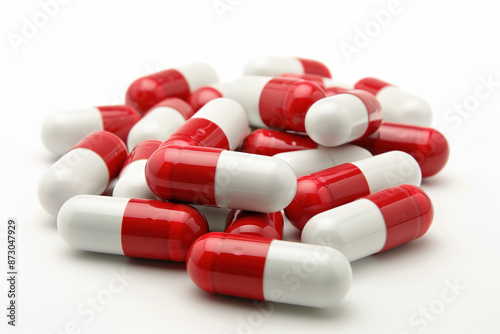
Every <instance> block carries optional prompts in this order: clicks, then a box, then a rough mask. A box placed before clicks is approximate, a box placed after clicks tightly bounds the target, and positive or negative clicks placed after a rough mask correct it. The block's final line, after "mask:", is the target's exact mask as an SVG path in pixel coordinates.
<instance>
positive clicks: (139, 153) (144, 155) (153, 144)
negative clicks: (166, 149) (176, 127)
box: [122, 139, 161, 171]
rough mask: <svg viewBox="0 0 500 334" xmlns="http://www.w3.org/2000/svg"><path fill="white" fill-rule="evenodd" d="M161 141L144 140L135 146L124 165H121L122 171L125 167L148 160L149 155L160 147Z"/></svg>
mask: <svg viewBox="0 0 500 334" xmlns="http://www.w3.org/2000/svg"><path fill="white" fill-rule="evenodd" d="M160 144H161V141H159V140H153V139H151V140H145V141H143V142H140V143H139V144H137V146H136V147H134V149H133V150H132V152H130V153H129V155H128V157H127V159H126V160H125V163H124V164H123V167H122V171H123V169H124V168H125V167H127V166H128V165H129V164H131V163H132V162H134V161H137V160H144V159H149V157H150V156H151V154H153V153H154V152H155V151H156V150H157V149H158V147H159V146H160Z"/></svg>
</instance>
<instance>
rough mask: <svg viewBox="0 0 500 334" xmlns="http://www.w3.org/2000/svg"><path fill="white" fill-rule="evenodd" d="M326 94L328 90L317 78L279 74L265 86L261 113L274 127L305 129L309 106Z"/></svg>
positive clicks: (267, 122)
mask: <svg viewBox="0 0 500 334" xmlns="http://www.w3.org/2000/svg"><path fill="white" fill-rule="evenodd" d="M324 97H326V94H325V91H324V90H323V89H322V88H321V87H320V86H318V85H317V84H315V83H314V82H311V81H306V80H301V79H292V78H284V77H276V78H273V79H271V80H269V82H268V83H267V84H266V85H265V86H264V89H263V90H262V93H261V95H260V99H259V113H260V117H261V119H262V121H263V122H264V124H266V125H267V126H269V127H271V128H276V129H283V130H292V131H297V132H306V129H305V124H304V121H305V117H306V113H307V111H308V110H309V107H310V106H311V105H313V104H314V102H316V101H318V100H319V99H322V98H324Z"/></svg>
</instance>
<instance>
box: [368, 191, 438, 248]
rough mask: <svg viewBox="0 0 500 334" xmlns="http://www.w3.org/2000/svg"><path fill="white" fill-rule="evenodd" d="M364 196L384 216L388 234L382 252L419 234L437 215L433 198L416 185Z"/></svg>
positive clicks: (422, 233)
mask: <svg viewBox="0 0 500 334" xmlns="http://www.w3.org/2000/svg"><path fill="white" fill-rule="evenodd" d="M365 198H366V199H368V200H370V201H372V202H373V203H375V204H376V205H377V206H378V207H379V209H380V212H381V213H382V216H383V217H384V221H385V225H386V228H387V238H386V242H385V245H384V247H383V248H382V250H381V252H383V251H386V250H388V249H391V248H394V247H397V246H400V245H403V244H405V243H407V242H410V241H412V240H414V239H417V238H420V237H421V236H423V235H424V234H425V233H426V232H427V231H428V230H429V227H430V226H431V223H432V219H433V218H434V209H433V206H432V202H431V200H430V199H429V197H428V196H427V195H426V194H425V192H424V191H423V190H422V189H420V188H419V187H416V186H413V185H408V184H404V185H400V186H397V187H392V188H388V189H385V190H382V191H379V192H376V193H373V194H371V195H368V196H366V197H365Z"/></svg>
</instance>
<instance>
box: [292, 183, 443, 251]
mask: <svg viewBox="0 0 500 334" xmlns="http://www.w3.org/2000/svg"><path fill="white" fill-rule="evenodd" d="M433 216H434V210H433V207H432V203H431V200H430V199H429V197H428V196H427V195H426V194H425V193H424V191H423V190H422V189H420V188H418V187H415V186H412V185H408V184H404V185H400V186H397V187H392V188H388V189H385V190H382V191H379V192H376V193H374V194H371V195H368V196H365V197H361V198H360V199H358V200H356V201H354V202H351V203H348V204H345V205H342V206H339V207H338V208H334V209H331V210H328V211H325V212H322V213H320V214H317V215H316V216H314V217H312V218H311V219H310V220H309V221H308V222H307V224H306V226H305V227H304V230H303V231H302V239H301V240H302V242H305V243H309V244H318V245H323V246H329V247H333V248H335V249H338V250H339V251H341V252H342V253H343V254H344V255H345V256H346V257H347V259H348V260H349V261H356V260H358V259H361V258H363V257H366V256H369V255H372V254H375V253H380V252H383V251H386V250H388V249H391V248H394V247H397V246H400V245H403V244H405V243H407V242H410V241H412V240H414V239H418V238H420V237H421V236H423V235H424V234H425V233H426V232H427V230H429V227H430V226H431V223H432V218H433Z"/></svg>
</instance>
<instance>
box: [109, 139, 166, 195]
mask: <svg viewBox="0 0 500 334" xmlns="http://www.w3.org/2000/svg"><path fill="white" fill-rule="evenodd" d="M160 144H161V142H160V141H158V140H146V141H143V142H141V143H140V144H139V145H137V146H136V147H135V148H134V149H133V150H132V152H130V154H129V155H128V157H127V160H126V161H125V163H124V164H123V167H122V170H121V172H120V175H119V176H118V180H117V181H116V183H115V186H114V188H113V196H114V197H126V198H144V199H158V198H157V197H156V196H155V195H154V194H153V193H152V192H151V189H149V187H148V184H147V183H146V176H145V174H144V170H145V168H146V162H147V161H148V159H149V157H150V156H151V154H153V152H155V151H156V150H157V149H158V147H159V146H160Z"/></svg>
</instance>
